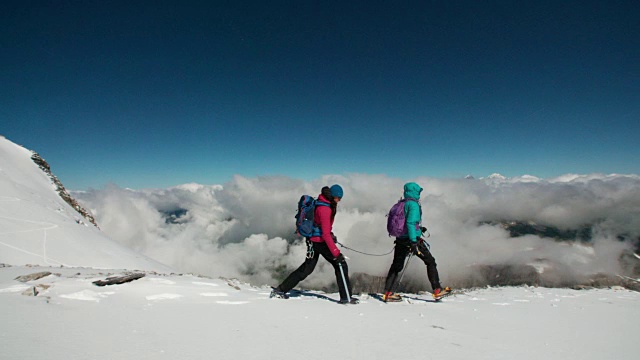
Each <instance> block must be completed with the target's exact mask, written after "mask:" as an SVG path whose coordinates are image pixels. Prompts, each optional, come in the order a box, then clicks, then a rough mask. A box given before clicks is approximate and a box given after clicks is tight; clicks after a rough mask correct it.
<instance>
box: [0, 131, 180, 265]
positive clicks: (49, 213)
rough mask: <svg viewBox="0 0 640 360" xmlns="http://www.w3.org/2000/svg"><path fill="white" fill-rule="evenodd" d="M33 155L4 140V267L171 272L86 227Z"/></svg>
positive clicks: (0, 171)
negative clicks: (10, 265)
mask: <svg viewBox="0 0 640 360" xmlns="http://www.w3.org/2000/svg"><path fill="white" fill-rule="evenodd" d="M31 156H32V153H31V152H30V151H29V150H27V149H25V148H23V147H21V146H18V145H16V144H14V143H12V142H10V141H9V140H7V139H5V138H0V248H1V249H2V251H0V263H5V264H12V265H25V264H37V265H54V266H60V265H62V266H70V267H95V268H107V269H110V268H127V269H144V270H155V271H171V269H170V268H169V267H167V266H165V265H162V264H160V263H158V262H156V261H154V260H151V259H149V258H147V257H145V256H143V255H141V254H138V253H136V252H134V251H133V250H130V249H128V248H126V247H124V246H122V245H119V244H118V243H116V242H115V241H113V240H111V239H110V238H108V237H107V236H106V235H105V234H104V233H103V232H102V231H100V230H99V229H97V228H96V227H94V226H88V225H87V224H85V222H84V218H83V217H82V216H81V215H80V214H79V213H78V212H77V211H76V209H74V208H72V207H71V206H70V205H69V204H68V203H67V202H65V201H64V200H63V199H62V198H61V197H60V196H59V195H58V193H57V192H56V191H57V187H56V186H54V185H53V184H52V183H51V179H50V178H49V177H48V176H47V175H46V174H45V173H44V172H43V171H42V170H41V169H40V168H38V166H37V165H36V164H35V163H34V162H33V161H32V159H31Z"/></svg>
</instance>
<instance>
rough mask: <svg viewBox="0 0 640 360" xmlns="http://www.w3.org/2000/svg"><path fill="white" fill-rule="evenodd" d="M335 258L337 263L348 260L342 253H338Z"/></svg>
mask: <svg viewBox="0 0 640 360" xmlns="http://www.w3.org/2000/svg"><path fill="white" fill-rule="evenodd" d="M334 260H335V261H336V262H337V263H345V262H347V260H346V259H345V258H344V255H342V253H340V254H338V256H336V258H335V259H334Z"/></svg>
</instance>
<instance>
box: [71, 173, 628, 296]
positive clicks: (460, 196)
mask: <svg viewBox="0 0 640 360" xmlns="http://www.w3.org/2000/svg"><path fill="white" fill-rule="evenodd" d="M415 181H416V182H418V183H419V184H421V186H423V187H424V188H425V190H424V192H423V197H422V203H423V209H424V215H423V221H424V224H425V225H426V226H427V227H428V228H429V231H430V233H431V235H432V236H431V238H429V239H428V241H429V243H430V244H431V246H432V252H433V254H434V255H435V257H436V259H437V261H438V264H439V269H440V272H441V278H443V279H444V280H445V281H446V280H447V279H454V278H456V277H463V276H467V275H468V274H469V273H471V272H473V271H474V270H473V266H474V265H477V264H503V263H504V264H534V265H536V266H537V267H538V268H539V269H542V268H545V269H548V267H549V266H552V267H555V268H556V269H561V268H562V269H563V276H567V277H570V276H578V275H589V274H592V273H598V272H606V273H610V274H613V273H616V272H618V271H620V269H619V268H618V257H619V256H620V253H621V252H622V251H623V250H624V249H627V248H630V247H631V243H630V242H631V241H626V242H624V241H620V240H619V239H618V238H617V235H624V236H626V238H627V239H631V240H635V239H638V237H639V236H640V191H638V189H640V177H638V176H635V175H626V176H623V175H616V176H611V175H597V174H596V175H567V176H563V177H559V178H556V179H551V180H540V179H536V178H533V177H530V176H523V177H521V178H511V179H505V178H500V177H495V176H494V177H492V178H487V179H480V180H469V179H433V178H418V179H415ZM334 183H339V184H341V185H342V187H343V188H344V190H345V196H344V199H343V201H342V202H341V203H340V208H339V213H338V215H337V217H336V222H335V225H334V232H335V233H336V235H337V236H338V238H339V240H340V241H341V242H342V243H344V244H345V245H347V246H349V247H351V248H354V249H357V250H360V251H363V252H367V253H370V254H383V253H386V252H388V251H389V250H391V248H392V247H393V239H391V238H389V237H388V236H387V234H386V217H385V215H386V213H387V212H388V210H389V208H390V207H391V205H393V203H394V202H395V201H397V200H398V199H399V198H400V197H401V196H402V186H403V184H404V181H403V180H401V179H396V178H390V177H387V176H384V175H364V174H351V175H347V176H325V177H323V178H321V179H319V180H316V181H312V182H304V181H301V180H296V179H291V178H286V177H259V178H245V177H241V176H236V177H234V178H233V180H232V181H230V182H229V183H227V184H225V185H224V186H220V185H200V184H186V185H181V186H177V187H174V188H169V189H163V190H141V191H132V190H125V189H121V188H118V187H116V186H109V187H107V188H105V189H103V190H93V191H89V192H83V193H77V194H75V195H76V196H77V197H78V198H79V200H80V201H81V202H83V203H84V204H86V205H87V206H88V207H89V208H91V209H92V210H93V211H94V213H95V215H96V218H97V220H98V223H99V224H100V226H101V228H102V229H103V230H104V231H105V232H107V233H108V234H109V235H110V236H112V237H113V238H114V239H115V240H117V241H119V242H121V243H123V244H125V245H127V246H130V247H132V248H134V249H136V250H139V251H141V252H143V253H144V254H146V255H148V256H150V257H152V258H155V259H157V260H159V261H161V262H164V263H167V264H168V265H171V266H173V267H175V268H176V269H178V270H180V271H184V272H198V273H202V274H206V275H211V276H226V277H239V278H242V279H244V280H247V281H251V282H252V283H270V284H272V285H275V284H276V280H275V279H273V278H272V275H273V269H276V268H279V269H281V270H282V271H291V270H293V269H294V268H295V267H297V266H298V265H299V264H300V263H301V262H302V261H303V259H304V253H305V246H304V244H303V243H301V242H299V241H294V239H295V237H294V235H293V231H294V226H293V224H294V215H295V211H296V204H297V201H298V199H299V197H300V196H301V195H302V194H309V195H312V196H317V195H318V193H319V192H320V188H321V187H322V186H323V185H331V184H334ZM170 213H172V214H174V217H173V218H172V220H171V221H167V214H170ZM491 220H520V221H533V222H535V223H538V224H542V225H547V226H554V227H557V228H559V229H562V230H568V229H577V228H580V227H583V226H585V225H589V226H591V227H592V229H591V232H592V234H593V241H592V244H590V245H589V246H587V247H585V246H583V245H576V244H572V243H566V242H558V241H554V240H552V239H543V238H540V237H538V236H533V235H529V236H523V237H519V238H511V237H510V236H509V232H508V231H507V230H505V229H503V228H501V227H500V226H498V225H488V224H481V222H482V221H491ZM287 244H289V245H290V246H288V245H287ZM584 249H589V251H584ZM344 252H345V254H346V255H347V256H348V257H350V259H351V260H350V261H349V266H350V269H351V271H352V272H366V273H369V274H372V275H380V276H384V275H386V271H387V270H388V267H389V265H390V262H391V255H388V256H383V257H373V256H365V255H361V254H358V253H355V252H352V251H349V250H344ZM324 263H325V262H324V261H320V263H319V267H318V269H317V270H316V273H314V275H312V276H311V277H310V278H309V279H308V280H307V281H308V284H314V285H317V284H320V285H323V284H328V283H331V282H333V281H334V280H333V272H332V269H330V268H329V267H327V266H325V265H324ZM417 263H418V262H414V264H413V266H418V265H417ZM549 264H551V265H549ZM283 269H285V270H283Z"/></svg>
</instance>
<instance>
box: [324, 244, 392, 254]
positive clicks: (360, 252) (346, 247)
mask: <svg viewBox="0 0 640 360" xmlns="http://www.w3.org/2000/svg"><path fill="white" fill-rule="evenodd" d="M336 244H338V245H340V246H342V247H343V248H345V249H347V250H351V251H354V252H357V253H358V254H362V255H368V256H387V255H389V254H391V253H392V252H393V249H395V247H396V246H395V245H394V246H393V247H392V248H391V250H390V251H389V252H388V253H385V254H369V253H366V252H362V251H358V250H356V249H352V248H350V247H348V246H345V245H343V244H341V243H339V242H337V241H336Z"/></svg>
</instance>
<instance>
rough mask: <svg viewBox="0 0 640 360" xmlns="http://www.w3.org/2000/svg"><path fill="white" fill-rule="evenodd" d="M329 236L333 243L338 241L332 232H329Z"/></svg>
mask: <svg viewBox="0 0 640 360" xmlns="http://www.w3.org/2000/svg"><path fill="white" fill-rule="evenodd" d="M331 238H332V239H333V242H334V243H337V242H338V237H336V236H335V235H333V233H331Z"/></svg>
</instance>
